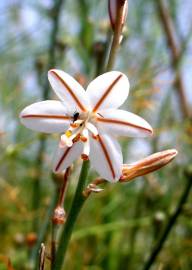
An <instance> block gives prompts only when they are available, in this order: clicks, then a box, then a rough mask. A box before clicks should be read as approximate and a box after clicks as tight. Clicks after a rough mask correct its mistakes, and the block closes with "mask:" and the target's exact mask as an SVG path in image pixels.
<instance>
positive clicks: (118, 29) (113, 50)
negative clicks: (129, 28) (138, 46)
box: [106, 1, 125, 71]
mask: <svg viewBox="0 0 192 270" xmlns="http://www.w3.org/2000/svg"><path fill="white" fill-rule="evenodd" d="M124 5H125V1H122V3H120V1H119V8H118V11H117V18H116V23H115V31H114V35H113V41H112V45H111V50H110V53H109V60H108V64H107V67H106V71H110V70H111V69H112V68H113V66H114V63H115V58H116V55H117V51H118V48H119V40H120V37H121V33H122V28H123V26H122V17H123V10H124Z"/></svg>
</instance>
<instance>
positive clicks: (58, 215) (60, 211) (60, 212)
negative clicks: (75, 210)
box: [52, 206, 66, 225]
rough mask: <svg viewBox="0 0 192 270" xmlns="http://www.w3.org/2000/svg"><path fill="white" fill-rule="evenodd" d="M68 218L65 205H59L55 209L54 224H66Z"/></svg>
mask: <svg viewBox="0 0 192 270" xmlns="http://www.w3.org/2000/svg"><path fill="white" fill-rule="evenodd" d="M65 220H66V213H65V210H64V208H63V207H61V206H57V207H56V208H55V210H54V213H53V217H52V221H53V223H54V224H57V225H58V224H64V223H65Z"/></svg>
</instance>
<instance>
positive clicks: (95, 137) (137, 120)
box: [20, 69, 152, 182]
mask: <svg viewBox="0 0 192 270" xmlns="http://www.w3.org/2000/svg"><path fill="white" fill-rule="evenodd" d="M48 78H49V81H50V84H51V86H52V88H53V90H54V91H55V93H56V95H57V96H58V97H59V98H60V100H61V101H56V100H46V101H42V102H37V103H35V104H32V105H30V106H28V107H26V108H25V109H24V110H23V111H22V112H21V114H20V118H21V122H22V123H23V124H24V125H25V126H26V127H28V128H30V129H33V130H36V131H40V132H45V133H55V132H58V133H62V135H61V140H60V143H59V146H58V150H57V154H56V158H55V162H54V171H55V172H61V171H63V170H65V169H66V168H67V167H68V166H70V165H71V164H72V162H73V161H74V160H75V159H77V158H78V157H79V156H80V155H81V157H82V158H83V159H88V158H89V159H90V161H91V164H92V166H93V168H94V169H95V170H96V171H97V172H98V173H99V174H100V176H101V177H103V178H104V179H106V180H108V181H111V182H115V181H118V180H119V178H120V176H121V174H122V169H121V168H122V164H123V159H122V153H121V148H120V145H119V144H118V142H117V140H116V138H115V137H116V136H117V135H120V136H141V137H143V136H146V135H151V134H152V128H151V126H150V125H149V124H148V123H147V122H146V121H145V120H144V119H142V118H141V117H139V116H137V115H135V114H133V113H130V112H127V111H123V110H117V108H118V107H119V106H121V105H122V104H123V103H124V101H125V100H126V98H127V96H128V92H129V81H128V78H127V77H126V76H125V75H124V74H123V73H121V72H117V71H111V72H107V73H105V74H103V75H101V76H99V77H97V78H96V79H95V80H93V81H92V82H91V83H90V84H89V85H88V87H87V91H85V90H84V89H83V88H82V86H81V85H80V84H79V83H78V82H77V81H76V80H75V79H73V78H72V77H71V76H70V75H68V74H67V73H65V72H64V71H61V70H56V69H52V70H50V71H49V73H48Z"/></svg>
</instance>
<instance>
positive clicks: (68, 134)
mask: <svg viewBox="0 0 192 270" xmlns="http://www.w3.org/2000/svg"><path fill="white" fill-rule="evenodd" d="M65 135H66V136H67V138H70V137H71V135H72V131H71V130H67V131H66V132H65Z"/></svg>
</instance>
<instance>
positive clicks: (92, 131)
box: [86, 122, 99, 136]
mask: <svg viewBox="0 0 192 270" xmlns="http://www.w3.org/2000/svg"><path fill="white" fill-rule="evenodd" d="M86 128H87V129H88V130H89V131H91V133H92V134H93V135H94V136H97V135H98V134H99V133H98V130H97V128H96V127H95V126H94V125H93V124H92V123H90V122H88V123H86Z"/></svg>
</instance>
